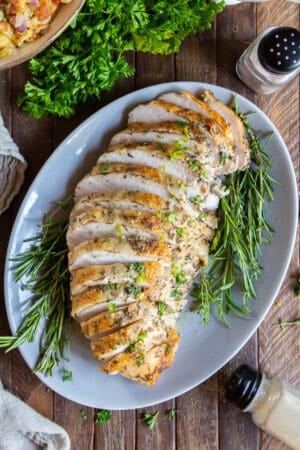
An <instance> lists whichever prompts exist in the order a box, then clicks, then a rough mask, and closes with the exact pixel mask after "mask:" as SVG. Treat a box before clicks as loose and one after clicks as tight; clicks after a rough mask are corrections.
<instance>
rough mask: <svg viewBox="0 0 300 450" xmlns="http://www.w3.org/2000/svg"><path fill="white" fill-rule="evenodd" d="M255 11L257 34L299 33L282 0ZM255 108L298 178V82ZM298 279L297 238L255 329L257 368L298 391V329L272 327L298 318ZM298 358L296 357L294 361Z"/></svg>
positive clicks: (265, 443)
mask: <svg viewBox="0 0 300 450" xmlns="http://www.w3.org/2000/svg"><path fill="white" fill-rule="evenodd" d="M272 3H273V5H266V8H262V7H261V5H258V9H257V30H258V33H259V32H260V31H262V30H264V29H265V28H267V27H270V26H274V25H287V26H293V27H296V28H298V29H299V6H297V5H295V4H293V3H291V2H286V1H283V0H280V1H277V2H272ZM258 106H259V107H260V108H262V109H263V110H264V111H265V112H266V114H267V115H268V116H269V117H270V118H271V120H272V121H273V122H274V124H275V126H277V128H278V129H279V131H280V133H281V135H282V137H283V139H284V141H285V143H286V145H287V147H288V149H289V151H290V154H291V157H292V160H293V164H294V167H295V170H296V173H297V174H299V80H297V79H295V80H293V81H292V82H291V83H290V84H289V85H288V86H286V87H285V88H284V89H282V90H280V91H277V92H276V93H274V94H273V95H271V96H259V98H258ZM297 275H299V235H298V239H297V243H296V245H295V249H294V254H293V258H292V261H291V264H290V267H289V271H288V274H287V276H286V279H285V282H284V284H283V286H282V288H281V290H280V293H279V295H278V297H277V299H276V300H275V302H274V305H273V306H272V308H271V309H270V311H269V314H268V315H267V317H266V319H265V320H264V322H263V323H262V325H261V326H260V328H259V361H260V368H261V370H263V371H264V372H266V373H267V374H268V375H269V376H278V377H281V378H283V379H286V380H288V381H290V382H291V383H294V384H298V386H299V387H300V364H299V354H300V329H299V327H292V328H287V329H285V330H281V329H280V328H279V327H276V326H274V324H276V323H278V322H279V320H280V319H282V320H293V319H294V318H296V317H300V304H299V301H298V300H296V299H295V296H294V285H295V276H297ZM297 355H298V357H297ZM260 448H261V450H273V449H276V450H287V449H288V447H287V446H285V445H284V444H282V443H279V442H278V441H277V440H276V439H273V438H272V437H270V436H269V435H267V434H266V433H263V432H262V433H261V447H260Z"/></svg>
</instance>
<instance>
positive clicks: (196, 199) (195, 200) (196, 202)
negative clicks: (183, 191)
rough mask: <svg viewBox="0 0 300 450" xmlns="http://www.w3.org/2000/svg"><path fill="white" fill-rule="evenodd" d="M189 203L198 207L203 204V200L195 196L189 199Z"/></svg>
mask: <svg viewBox="0 0 300 450" xmlns="http://www.w3.org/2000/svg"><path fill="white" fill-rule="evenodd" d="M190 201H191V202H192V203H194V204H195V205H199V204H200V203H203V202H204V200H203V198H202V197H201V196H200V195H195V197H191V199H190Z"/></svg>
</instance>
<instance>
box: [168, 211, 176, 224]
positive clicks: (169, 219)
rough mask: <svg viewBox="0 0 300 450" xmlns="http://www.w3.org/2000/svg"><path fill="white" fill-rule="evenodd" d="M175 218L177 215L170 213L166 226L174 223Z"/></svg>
mask: <svg viewBox="0 0 300 450" xmlns="http://www.w3.org/2000/svg"><path fill="white" fill-rule="evenodd" d="M176 217H177V213H175V212H172V213H170V214H169V215H168V217H167V219H166V224H167V225H169V224H170V223H172V222H174V220H175V219H176Z"/></svg>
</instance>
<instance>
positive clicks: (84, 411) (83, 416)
mask: <svg viewBox="0 0 300 450" xmlns="http://www.w3.org/2000/svg"><path fill="white" fill-rule="evenodd" d="M79 415H80V417H81V418H82V419H83V420H87V418H88V413H87V411H86V410H85V409H81V410H80V413H79Z"/></svg>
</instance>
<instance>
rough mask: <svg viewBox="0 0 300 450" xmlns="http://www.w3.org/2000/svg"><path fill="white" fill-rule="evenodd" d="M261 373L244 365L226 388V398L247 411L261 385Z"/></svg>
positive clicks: (233, 375) (232, 376) (238, 369)
mask: <svg viewBox="0 0 300 450" xmlns="http://www.w3.org/2000/svg"><path fill="white" fill-rule="evenodd" d="M261 378H262V376H261V373H260V372H257V371H256V370H254V369H252V368H251V367H249V366H247V365H246V364H243V365H241V366H239V367H238V368H237V369H236V370H235V371H234V372H233V374H232V375H231V377H230V378H229V380H228V382H227V383H226V386H225V397H226V398H227V400H229V401H230V402H232V403H234V404H235V405H236V406H238V407H239V408H240V409H245V408H246V407H247V406H248V405H249V403H250V402H251V400H252V399H253V397H254V396H255V394H256V392H257V389H258V388H259V385H260V383H261Z"/></svg>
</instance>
